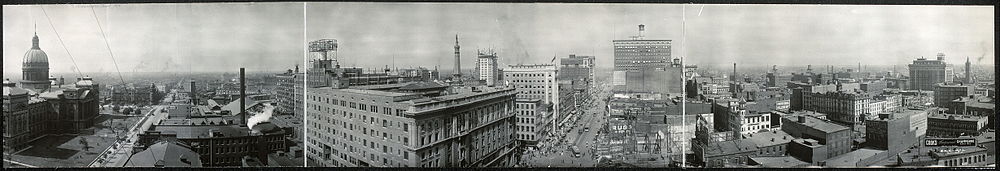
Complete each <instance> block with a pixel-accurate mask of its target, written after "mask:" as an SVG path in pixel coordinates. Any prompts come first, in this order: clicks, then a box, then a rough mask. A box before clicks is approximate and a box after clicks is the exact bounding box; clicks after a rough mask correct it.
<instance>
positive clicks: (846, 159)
mask: <svg viewBox="0 0 1000 171" xmlns="http://www.w3.org/2000/svg"><path fill="white" fill-rule="evenodd" d="M884 152H885V151H883V150H875V149H867V148H862V149H858V150H854V151H851V152H848V153H845V154H841V155H839V156H837V157H834V158H830V159H827V160H824V161H823V162H825V163H826V165H824V166H829V167H858V162H860V161H861V160H862V159H867V158H869V157H872V156H875V155H877V154H879V153H884Z"/></svg>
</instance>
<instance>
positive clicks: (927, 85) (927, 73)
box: [907, 53, 954, 90]
mask: <svg viewBox="0 0 1000 171" xmlns="http://www.w3.org/2000/svg"><path fill="white" fill-rule="evenodd" d="M907 66H908V67H909V68H910V80H909V82H910V87H909V88H910V90H932V89H934V85H935V84H938V83H944V82H951V81H952V80H954V78H952V75H953V73H952V67H951V65H950V64H948V63H946V62H944V54H943V53H938V54H937V60H927V58H923V57H921V58H917V60H913V63H912V64H908V65H907Z"/></svg>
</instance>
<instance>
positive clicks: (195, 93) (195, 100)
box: [190, 80, 198, 105]
mask: <svg viewBox="0 0 1000 171" xmlns="http://www.w3.org/2000/svg"><path fill="white" fill-rule="evenodd" d="M190 95H191V104H193V105H198V89H197V88H196V87H195V82H194V80H191V93H190Z"/></svg>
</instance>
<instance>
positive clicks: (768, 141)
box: [744, 130, 795, 147]
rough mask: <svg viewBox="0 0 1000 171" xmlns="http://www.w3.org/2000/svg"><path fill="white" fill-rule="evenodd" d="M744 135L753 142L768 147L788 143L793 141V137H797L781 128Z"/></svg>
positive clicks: (758, 145)
mask: <svg viewBox="0 0 1000 171" xmlns="http://www.w3.org/2000/svg"><path fill="white" fill-rule="evenodd" d="M744 137H745V138H746V139H747V140H750V141H751V142H753V143H754V144H757V147H768V146H773V145H778V144H787V143H789V142H792V140H793V139H795V137H792V136H791V135H788V133H785V131H781V130H771V131H763V132H757V133H753V134H750V135H746V136H744Z"/></svg>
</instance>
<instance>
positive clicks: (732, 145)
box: [705, 139, 757, 156]
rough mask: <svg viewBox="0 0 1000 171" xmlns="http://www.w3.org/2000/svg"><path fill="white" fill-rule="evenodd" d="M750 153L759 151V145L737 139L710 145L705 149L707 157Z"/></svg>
mask: <svg viewBox="0 0 1000 171" xmlns="http://www.w3.org/2000/svg"><path fill="white" fill-rule="evenodd" d="M750 151H757V145H756V144H754V143H753V142H750V141H749V140H744V139H736V140H730V141H721V142H713V143H709V144H708V146H707V147H706V148H705V156H721V155H728V154H736V153H743V152H750Z"/></svg>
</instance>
